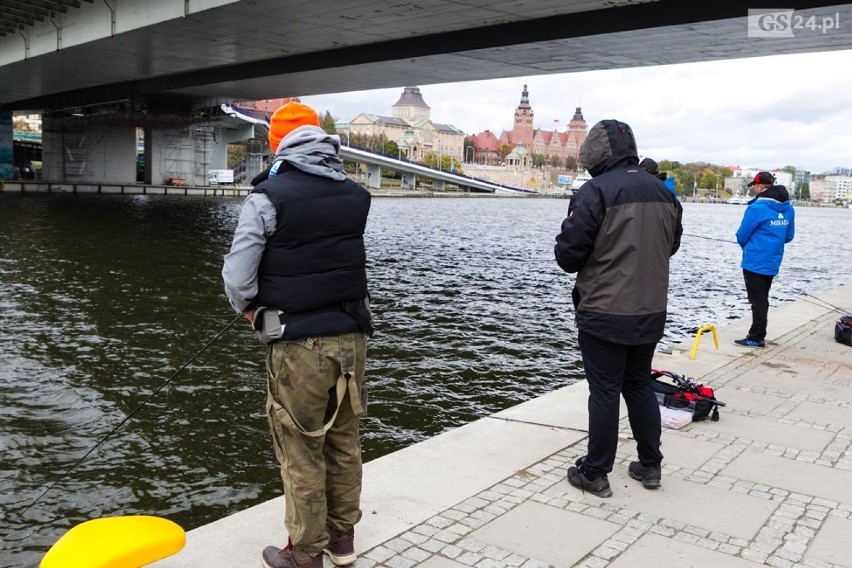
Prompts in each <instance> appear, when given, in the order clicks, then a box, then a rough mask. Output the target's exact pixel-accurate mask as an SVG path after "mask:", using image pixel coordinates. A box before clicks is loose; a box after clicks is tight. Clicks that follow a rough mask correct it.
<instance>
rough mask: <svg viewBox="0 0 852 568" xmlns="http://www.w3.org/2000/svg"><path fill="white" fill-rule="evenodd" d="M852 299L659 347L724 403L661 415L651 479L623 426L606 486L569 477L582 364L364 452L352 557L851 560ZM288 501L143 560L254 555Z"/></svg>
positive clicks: (672, 365) (204, 563)
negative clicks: (461, 418) (514, 397)
mask: <svg viewBox="0 0 852 568" xmlns="http://www.w3.org/2000/svg"><path fill="white" fill-rule="evenodd" d="M850 300H852V286H850V285H847V286H842V287H840V288H837V289H834V290H831V291H829V292H824V293H820V294H817V295H814V296H810V297H807V298H803V299H801V300H799V301H796V302H791V303H787V304H784V305H782V306H780V307H777V308H773V309H772V310H771V311H770V315H769V331H770V336H769V337H768V338H767V339H768V345H767V347H766V348H765V349H753V350H749V349H744V348H741V347H739V346H736V345H734V344H733V340H734V339H736V338H739V337H743V336H744V335H745V332H746V329H747V327H748V322H746V321H743V320H740V321H736V322H733V323H731V324H730V325H727V326H725V327H720V328H719V329H718V337H719V343H720V345H719V349H715V348H714V346H713V340H712V337H711V336H710V334H709V333H708V334H705V335H704V336H703V337H702V339H701V341H700V345H699V348H698V351H697V356H696V358H695V360H690V359H689V354H690V350H691V348H692V345H693V340H692V339H690V340H689V341H687V342H684V343H682V344H680V345H678V346H676V347H675V348H673V349H672V350H671V352H670V353H658V354H657V356H656V357H655V361H654V365H655V367H657V368H661V369H666V370H671V371H675V372H677V373H680V374H685V375H687V376H689V377H692V378H695V379H697V380H698V381H699V382H703V383H705V384H708V385H710V386H712V387H713V388H714V389H715V390H716V396H717V398H719V399H720V400H722V401H724V402H725V403H726V406H725V407H724V408H721V409H720V415H721V418H720V420H719V421H718V422H710V421H703V422H693V423H690V424H688V425H687V426H685V427H684V428H682V429H680V430H672V429H666V428H664V429H663V453H664V454H665V460H664V462H663V487H662V488H661V489H659V490H656V491H649V490H645V489H643V488H642V486H641V484H640V483H639V482H637V481H635V480H632V479H630V478H629V477H628V476H627V473H626V467H627V464H628V463H629V462H630V461H631V460H632V459H635V444H634V443H633V442H632V441H631V440H629V439H628V440H626V441H623V442H621V444H620V447H619V452H618V457H617V460H616V464H615V468H614V470H613V472H612V473H611V474H610V476H609V477H610V483H611V485H612V488H613V491H614V495H613V497H612V498H610V499H599V498H597V497H594V496H592V495H589V494H584V493H583V492H581V491H580V490H578V489H575V488H573V487H571V486H570V485H569V484H568V482H567V481H566V480H565V470H566V469H567V468H568V467H570V465H573V462H574V460H575V459H576V458H577V457H579V456H582V455H584V454H585V449H586V445H585V439H586V434H585V433H584V432H582V431H578V430H583V429H585V428H586V427H587V423H586V422H587V412H586V399H587V395H588V390H587V388H586V385H585V384H584V383H582V382H580V383H577V384H574V385H571V386H567V387H564V388H560V389H557V390H555V391H553V392H551V393H548V394H546V395H543V396H541V397H538V398H536V399H534V400H530V401H528V402H525V403H523V404H520V405H517V406H515V407H512V408H509V409H507V410H504V411H502V412H499V413H497V414H495V415H494V416H492V417H486V418H483V419H480V420H478V421H476V422H473V423H470V424H467V425H465V426H462V427H459V428H456V429H454V430H451V431H449V432H446V433H444V434H441V435H439V436H436V437H434V438H431V439H429V440H426V441H424V442H421V443H419V444H416V445H414V446H411V447H409V448H406V449H403V450H400V451H398V452H395V453H393V454H389V455H387V456H383V457H381V458H378V459H376V460H373V461H371V462H368V463H367V464H365V466H364V488H363V494H362V509H363V511H364V517H363V519H362V521H361V522H360V523H359V524H358V525H357V527H356V541H355V545H356V551H357V552H358V554H359V559H358V560H357V561H356V563H355V564H353V565H352V566H353V567H354V568H374V567H391V568H408V567H411V566H421V565H422V566H426V567H428V568H456V567H464V566H476V567H477V568H497V567H503V566H507V567H508V566H522V567H524V568H539V567H541V568H543V567H547V566H558V567H562V566H565V567H568V566H581V567H587V568H602V567H610V566H612V567H614V568H619V567H624V566H638V565H643V564H649V563H653V564H656V565H659V566H698V567H704V566H706V567H710V566H713V567H715V566H733V567H735V568H738V567H743V568H745V567H748V566H755V565H767V566H776V567H781V568H787V567H793V566H806V567H812V568H835V567H850V568H852V539H849V535H852V412H850V410H852V348H850V347H848V346H845V345H842V344H840V343H837V342H836V341H835V340H834V335H833V333H834V322H835V321H836V320H837V318H838V317H839V316H840V315H841V314H840V313H839V312H838V311H837V310H835V309H834V308H833V307H832V306H838V307H841V308H843V309H844V310H847V311H848V310H850V309H852V306H850ZM697 323H699V324H701V323H710V322H697ZM529 422H536V423H539V424H543V425H551V426H542V425H534V424H529ZM621 429H622V432H623V433H624V434H625V435H627V436H629V434H630V428H629V424H628V422H627V417H626V411H625V409H624V407H623V404H622V420H621ZM283 518H284V502H283V498H281V497H279V498H277V499H273V500H271V501H268V502H265V503H262V504H260V505H257V506H255V507H251V508H249V509H246V510H244V511H240V512H238V513H235V514H233V515H230V516H228V517H226V518H223V519H220V520H218V521H216V522H214V523H211V524H208V525H205V526H202V527H199V528H197V529H194V530H192V531H189V532H188V533H187V545H186V547H185V548H184V549H183V550H182V551H181V552H179V553H178V554H176V555H174V556H172V557H171V558H168V559H166V560H163V561H160V562H158V563H155V564H153V565H152V566H156V567H158V568H178V567H180V568H202V567H204V568H208V567H210V566H216V567H217V568H241V567H245V566H251V567H256V566H260V565H261V561H260V552H261V550H263V548H264V547H265V546H267V545H269V544H273V545H276V546H282V545H283V543H286V538H287V534H286V529H285V528H284V522H283ZM324 562H325V566H326V567H330V566H333V565H332V563H331V561H330V560H329V559H328V557H326V558H325V560H324Z"/></svg>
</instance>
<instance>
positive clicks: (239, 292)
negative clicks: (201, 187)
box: [222, 193, 276, 313]
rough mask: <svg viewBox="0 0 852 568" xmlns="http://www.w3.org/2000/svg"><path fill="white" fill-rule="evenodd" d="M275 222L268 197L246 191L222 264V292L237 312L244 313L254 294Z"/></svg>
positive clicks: (273, 211) (255, 293)
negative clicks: (223, 288) (223, 284)
mask: <svg viewBox="0 0 852 568" xmlns="http://www.w3.org/2000/svg"><path fill="white" fill-rule="evenodd" d="M275 223H276V218H275V208H274V207H273V206H272V202H270V201H269V198H268V197H266V195H264V194H263V193H250V194H249V196H248V197H246V199H245V201H244V202H243V208H242V210H241V211H240V220H239V222H238V223H237V228H236V230H235V231H234V240H233V242H232V243H231V250H230V252H228V254H226V255H225V264H224V266H223V267H222V278H223V279H224V281H225V294H226V295H227V296H228V301H229V302H230V303H231V307H233V308H234V311H236V312H237V313H244V312H245V311H246V310H247V308H248V307H249V306H251V305H252V302H253V301H254V298H255V296H257V270H258V268H259V267H260V260H261V259H262V258H263V251H264V250H265V249H266V240H267V238H269V236H270V235H272V233H273V232H275Z"/></svg>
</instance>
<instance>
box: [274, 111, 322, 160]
mask: <svg viewBox="0 0 852 568" xmlns="http://www.w3.org/2000/svg"><path fill="white" fill-rule="evenodd" d="M306 125H310V126H319V125H320V121H319V116H317V113H316V111H315V110H314V109H312V108H311V107H309V106H305V105H303V104H302V103H300V102H298V101H290V102H288V103H287V104H285V105H284V106H282V107H281V108H279V109H278V110H276V111H275V113H273V115H272V118H270V119H269V137H268V138H269V148H270V149H271V150H272V152H273V153H275V152H277V151H278V144H279V143H280V142H281V139H282V138H284V137H285V136H287V135H288V134H290V132H292V131H293V130H296V129H297V128H299V127H300V126H306Z"/></svg>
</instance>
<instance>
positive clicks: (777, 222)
mask: <svg viewBox="0 0 852 568" xmlns="http://www.w3.org/2000/svg"><path fill="white" fill-rule="evenodd" d="M774 184H775V177H774V176H773V175H772V174H771V173H769V172H760V173H759V174H757V175H756V176H754V179H753V180H752V181H750V182H749V184H748V186H749V187H752V186H754V195H755V197H754V199H752V200H751V201H749V203H748V207H747V208H746V211H745V214H744V215H743V220H742V223H740V228H739V229H738V230H737V242H738V243H739V244H740V246H741V247H742V249H743V262H742V269H743V278H744V279H745V285H746V293H747V294H748V303H749V304H751V328H750V329H749V330H748V335H746V336H745V337H744V338H743V339H735V340H734V343H736V344H737V345H742V346H743V347H765V346H766V325H767V320H768V315H769V288H770V287H771V286H772V279H773V278H774V277H775V275H777V274H778V270H779V269H780V268H781V259H782V258H783V257H784V245H785V244H787V243H789V242H790V241H792V240H793V236H794V235H795V233H796V215H795V211H794V210H793V206H792V205H790V200H789V199H790V196H789V195H788V193H787V188H786V187H784V186H783V185H774Z"/></svg>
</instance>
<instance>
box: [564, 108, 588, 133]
mask: <svg viewBox="0 0 852 568" xmlns="http://www.w3.org/2000/svg"><path fill="white" fill-rule="evenodd" d="M586 126H587V125H586V120H585V119H584V118H583V110H582V109H581V108H580V107H577V110H575V111H574V116H573V118H571V122H569V123H568V132H586Z"/></svg>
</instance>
